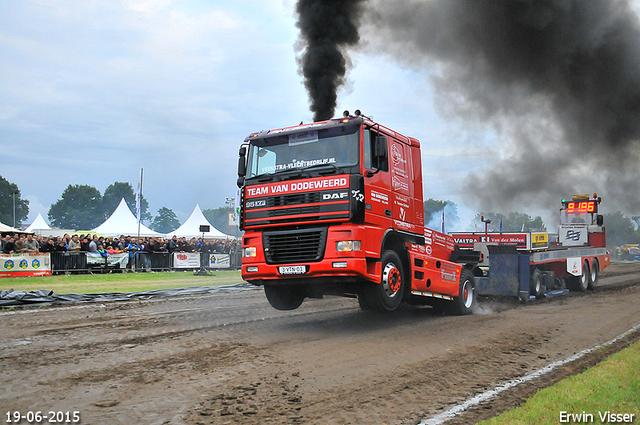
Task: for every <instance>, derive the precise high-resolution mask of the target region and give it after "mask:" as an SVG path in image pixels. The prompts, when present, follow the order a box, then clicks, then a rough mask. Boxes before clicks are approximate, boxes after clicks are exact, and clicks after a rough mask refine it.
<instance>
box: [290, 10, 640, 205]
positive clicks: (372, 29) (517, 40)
mask: <svg viewBox="0 0 640 425" xmlns="http://www.w3.org/2000/svg"><path fill="white" fill-rule="evenodd" d="M300 3H302V2H300ZM368 6H371V7H369V8H368V9H367V14H366V16H365V19H366V23H367V34H368V35H367V36H366V38H367V41H368V42H370V43H371V46H372V47H374V48H375V49H378V50H382V51H384V52H385V53H387V54H388V55H390V56H391V57H393V58H394V59H395V60H396V61H398V62H400V63H402V64H405V65H407V66H410V67H412V68H424V69H425V73H427V72H428V73H431V74H432V75H433V84H434V88H435V90H436V98H437V103H438V107H439V110H440V112H441V113H442V114H444V115H447V116H451V117H456V118H462V119H464V120H467V121H469V122H481V123H486V124H487V126H488V127H487V129H488V130H487V131H490V132H494V133H495V134H496V135H497V138H498V143H497V145H496V146H493V147H492V148H491V149H492V150H490V151H489V152H485V156H484V158H485V160H486V158H487V157H490V158H491V159H490V160H489V163H490V167H489V171H485V172H472V173H470V174H469V175H468V177H467V179H466V181H464V182H463V191H464V192H465V197H466V198H468V199H469V200H471V201H474V202H475V204H476V206H477V207H479V208H482V209H485V210H489V209H493V210H505V209H507V208H510V209H511V210H513V209H517V208H518V207H520V209H521V210H522V209H523V208H522V207H523V206H531V205H537V206H548V205H556V204H558V200H559V199H560V198H562V197H566V196H570V195H571V194H575V193H593V192H598V193H599V194H600V195H601V196H603V198H604V197H605V196H606V197H608V199H606V202H603V205H604V204H611V205H613V204H614V201H615V205H616V207H615V209H622V210H625V211H627V212H631V213H640V196H638V194H639V193H640V154H639V152H640V72H639V71H640V24H639V21H638V15H637V14H636V12H635V11H634V10H633V8H632V5H631V4H630V3H629V2H628V1H624V0H590V1H582V0H509V1H507V0H430V1H424V0H420V1H418V0H407V1H400V2H385V1H382V0H372V1H371V2H370V3H369V4H368ZM363 38H364V36H363ZM407 95H410V96H419V93H408V94H407ZM479 150H480V149H479ZM478 153H479V154H480V153H481V152H478Z"/></svg>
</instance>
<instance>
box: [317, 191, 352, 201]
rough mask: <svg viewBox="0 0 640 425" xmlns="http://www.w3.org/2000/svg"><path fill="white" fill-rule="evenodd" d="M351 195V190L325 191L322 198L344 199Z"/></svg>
mask: <svg viewBox="0 0 640 425" xmlns="http://www.w3.org/2000/svg"><path fill="white" fill-rule="evenodd" d="M348 196H349V192H340V193H323V194H322V200H323V201H329V200H331V199H344V198H347V197H348Z"/></svg>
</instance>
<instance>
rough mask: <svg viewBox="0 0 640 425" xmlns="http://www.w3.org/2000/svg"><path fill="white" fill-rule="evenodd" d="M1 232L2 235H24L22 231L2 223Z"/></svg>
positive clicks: (0, 224) (0, 225)
mask: <svg viewBox="0 0 640 425" xmlns="http://www.w3.org/2000/svg"><path fill="white" fill-rule="evenodd" d="M0 232H2V233H24V232H23V231H22V230H18V229H15V228H13V227H11V226H7V225H6V224H4V223H0Z"/></svg>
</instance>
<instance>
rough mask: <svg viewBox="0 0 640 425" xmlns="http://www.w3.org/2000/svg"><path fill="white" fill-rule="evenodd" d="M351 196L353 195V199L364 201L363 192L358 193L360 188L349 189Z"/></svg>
mask: <svg viewBox="0 0 640 425" xmlns="http://www.w3.org/2000/svg"><path fill="white" fill-rule="evenodd" d="M351 196H353V199H355V200H356V201H357V202H364V194H362V193H360V189H357V190H356V189H353V190H351Z"/></svg>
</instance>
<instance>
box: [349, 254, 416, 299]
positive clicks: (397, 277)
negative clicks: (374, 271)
mask: <svg viewBox="0 0 640 425" xmlns="http://www.w3.org/2000/svg"><path fill="white" fill-rule="evenodd" d="M381 262H382V278H381V279H380V283H379V284H376V285H367V286H365V288H364V292H363V293H362V295H361V296H360V297H362V299H360V297H358V301H359V304H360V308H362V309H363V310H378V311H393V310H395V309H396V308H398V306H399V305H400V303H401V302H402V294H403V293H404V288H405V285H406V279H405V273H404V267H403V266H402V261H401V260H400V256H398V254H397V253H396V252H395V251H385V252H384V253H383V254H382V258H381Z"/></svg>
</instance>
